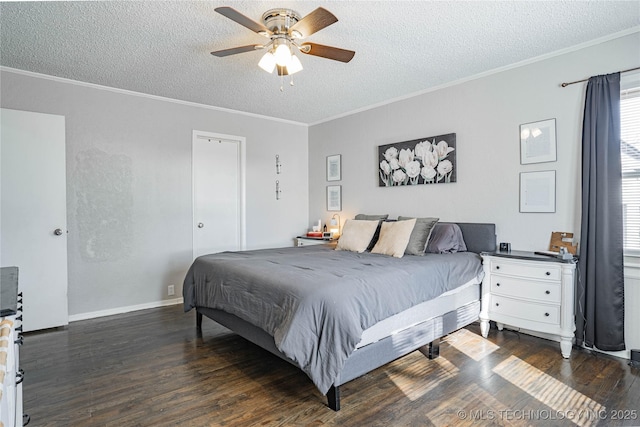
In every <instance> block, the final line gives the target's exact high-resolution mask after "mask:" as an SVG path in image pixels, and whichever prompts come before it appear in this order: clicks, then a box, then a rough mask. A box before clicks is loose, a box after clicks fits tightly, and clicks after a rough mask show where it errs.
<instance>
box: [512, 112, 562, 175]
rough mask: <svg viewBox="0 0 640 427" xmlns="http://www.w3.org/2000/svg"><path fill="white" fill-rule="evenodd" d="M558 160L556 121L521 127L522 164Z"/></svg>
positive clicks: (545, 121)
mask: <svg viewBox="0 0 640 427" xmlns="http://www.w3.org/2000/svg"><path fill="white" fill-rule="evenodd" d="M556 160H557V159H556V119H549V120H543V121H541V122H533V123H525V124H522V125H520V164H522V165H527V164H529V163H543V162H555V161H556Z"/></svg>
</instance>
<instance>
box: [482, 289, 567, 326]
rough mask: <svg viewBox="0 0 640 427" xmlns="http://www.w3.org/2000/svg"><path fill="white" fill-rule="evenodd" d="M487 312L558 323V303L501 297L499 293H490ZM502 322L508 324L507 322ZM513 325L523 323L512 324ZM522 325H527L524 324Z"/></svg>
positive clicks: (553, 323)
mask: <svg viewBox="0 0 640 427" xmlns="http://www.w3.org/2000/svg"><path fill="white" fill-rule="evenodd" d="M489 312H490V313H495V314H500V315H503V316H509V317H513V318H518V319H522V320H526V321H533V322H541V323H548V324H550V325H560V306H559V305H546V304H537V303H532V302H525V301H519V300H515V299H512V298H507V297H502V296H499V295H491V304H490V307H489ZM504 323H507V324H509V322H504ZM514 326H523V325H522V324H514ZM523 327H529V326H527V325H524V326H523Z"/></svg>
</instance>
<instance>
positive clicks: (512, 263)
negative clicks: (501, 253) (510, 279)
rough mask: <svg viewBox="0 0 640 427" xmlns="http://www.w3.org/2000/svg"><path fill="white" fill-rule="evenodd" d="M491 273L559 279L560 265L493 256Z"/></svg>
mask: <svg viewBox="0 0 640 427" xmlns="http://www.w3.org/2000/svg"><path fill="white" fill-rule="evenodd" d="M491 273H492V274H506V275H509V276H519V277H525V278H527V279H529V280H531V279H540V280H555V281H560V278H561V274H560V266H558V265H557V264H554V263H551V262H549V263H546V262H539V263H531V262H526V261H517V260H511V259H509V260H506V259H505V260H502V259H500V258H493V259H492V260H491Z"/></svg>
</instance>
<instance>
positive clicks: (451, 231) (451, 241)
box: [427, 222, 467, 254]
mask: <svg viewBox="0 0 640 427" xmlns="http://www.w3.org/2000/svg"><path fill="white" fill-rule="evenodd" d="M466 250H467V245H466V244H465V243H464V239H463V237H462V230H460V226H458V224H453V223H450V222H439V223H437V224H436V225H434V226H433V230H431V237H430V238H429V243H427V252H430V253H434V254H447V253H454V252H465V251H466Z"/></svg>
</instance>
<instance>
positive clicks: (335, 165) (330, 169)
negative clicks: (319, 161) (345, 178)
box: [327, 154, 342, 181]
mask: <svg viewBox="0 0 640 427" xmlns="http://www.w3.org/2000/svg"><path fill="white" fill-rule="evenodd" d="M341 163H342V156H341V155H340V154H334V155H333V156H327V181H340V180H341V179H342V164H341Z"/></svg>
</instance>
